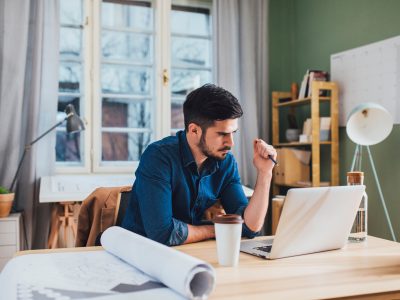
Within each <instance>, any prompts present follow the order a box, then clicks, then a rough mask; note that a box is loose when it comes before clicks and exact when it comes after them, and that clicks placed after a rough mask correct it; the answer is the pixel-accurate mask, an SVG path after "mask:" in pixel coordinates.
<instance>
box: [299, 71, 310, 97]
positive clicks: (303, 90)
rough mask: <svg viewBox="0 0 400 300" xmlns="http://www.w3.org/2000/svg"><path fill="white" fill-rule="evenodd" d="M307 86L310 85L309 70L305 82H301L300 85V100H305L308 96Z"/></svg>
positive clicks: (304, 78)
mask: <svg viewBox="0 0 400 300" xmlns="http://www.w3.org/2000/svg"><path fill="white" fill-rule="evenodd" d="M307 84H308V70H307V72H306V74H305V75H304V77H303V81H302V82H301V85H300V91H299V99H303V98H305V97H306V95H307Z"/></svg>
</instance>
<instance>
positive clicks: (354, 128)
mask: <svg viewBox="0 0 400 300" xmlns="http://www.w3.org/2000/svg"><path fill="white" fill-rule="evenodd" d="M392 128H393V117H392V115H391V114H390V113H389V112H388V111H387V110H386V109H385V108H384V107H383V106H381V105H379V104H377V103H362V104H360V105H358V106H356V107H355V108H354V109H353V110H352V111H351V112H350V114H349V117H348V119H347V125H346V132H347V135H348V137H349V138H350V139H351V140H352V141H353V142H354V143H356V144H359V145H362V146H370V145H375V144H378V143H380V142H382V141H383V140H384V139H385V138H387V137H388V135H389V134H390V132H391V131H392Z"/></svg>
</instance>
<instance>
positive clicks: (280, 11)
mask: <svg viewBox="0 0 400 300" xmlns="http://www.w3.org/2000/svg"><path fill="white" fill-rule="evenodd" d="M269 3H270V7H269V59H270V70H269V76H270V82H269V83H270V89H271V91H273V90H289V89H290V83H291V82H293V81H295V82H298V83H300V81H301V79H302V77H303V75H304V73H305V71H306V70H307V69H321V70H327V71H330V55H331V54H333V53H337V52H340V51H345V50H348V49H351V48H355V47H359V46H363V45H366V44H369V43H372V42H376V41H380V40H383V39H386V38H390V37H394V36H398V35H400V17H399V12H400V1H398V0H324V1H322V0H270V2H269ZM339 88H340V87H339ZM339 100H340V99H339ZM399 102H400V99H399ZM399 141H400V125H395V126H394V128H393V131H392V133H391V134H390V136H389V137H388V138H387V139H386V140H384V141H383V142H382V143H380V144H379V145H375V146H371V152H372V156H373V159H374V162H375V166H376V169H377V173H378V176H379V179H380V182H381V186H382V190H383V194H384V197H385V200H386V205H387V207H388V210H389V214H390V216H391V220H392V224H393V227H394V231H395V233H396V237H397V239H398V240H400V218H399V216H400V156H399V155H398V153H399V150H398V149H400V147H399V146H400V143H399ZM354 147H355V145H354V144H353V143H352V142H351V141H350V140H349V139H348V138H347V136H346V131H345V128H340V182H341V184H345V182H346V178H345V177H346V172H347V171H348V170H349V169H350V165H351V160H352V157H353V152H354ZM364 153H365V154H366V151H364ZM362 169H363V171H364V172H365V184H366V186H367V193H368V197H369V211H368V218H369V219H368V226H369V234H371V235H374V236H378V237H382V238H389V239H390V232H389V229H388V226H387V223H386V219H385V215H384V212H383V208H382V205H381V203H380V200H379V195H378V191H377V188H376V184H375V181H374V177H373V174H372V170H371V168H370V164H369V161H368V157H367V156H366V155H364V156H363V167H362Z"/></svg>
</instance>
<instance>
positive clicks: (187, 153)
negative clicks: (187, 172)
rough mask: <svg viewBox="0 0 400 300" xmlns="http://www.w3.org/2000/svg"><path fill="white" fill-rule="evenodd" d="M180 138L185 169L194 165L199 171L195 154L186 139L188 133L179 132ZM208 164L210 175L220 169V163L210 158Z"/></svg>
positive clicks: (207, 168)
mask: <svg viewBox="0 0 400 300" xmlns="http://www.w3.org/2000/svg"><path fill="white" fill-rule="evenodd" d="M177 135H178V138H179V144H180V148H181V153H182V162H183V165H184V166H185V167H187V166H188V165H191V164H194V165H195V166H196V169H197V165H196V161H195V160H194V157H193V153H192V151H191V150H190V147H189V143H188V141H187V137H186V131H184V130H181V131H178V132H177ZM205 163H206V168H205V170H207V171H206V172H207V173H208V174H212V173H214V172H215V171H217V170H218V169H219V162H218V161H217V160H216V159H213V158H208V159H207V161H206V162H205Z"/></svg>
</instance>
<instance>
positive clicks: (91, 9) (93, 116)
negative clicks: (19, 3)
mask: <svg viewBox="0 0 400 300" xmlns="http://www.w3.org/2000/svg"><path fill="white" fill-rule="evenodd" d="M151 2H152V5H154V20H153V21H154V30H155V35H154V53H155V54H156V55H155V57H154V58H155V59H154V65H155V70H154V86H155V90H154V96H155V101H154V105H155V109H154V110H153V113H154V116H153V117H152V119H153V130H154V131H153V140H159V139H161V138H163V137H166V136H169V135H170V134H171V87H170V82H168V84H164V83H163V81H164V76H165V75H166V76H167V77H168V79H169V78H170V76H171V53H170V48H171V47H170V45H171V30H170V11H171V8H172V3H171V2H172V1H171V0H152V1H151ZM83 3H84V4H83V9H84V11H83V14H84V28H83V51H84V53H83V56H84V63H83V66H82V68H83V70H84V74H83V77H84V88H83V95H84V97H85V100H84V101H83V102H81V110H82V111H83V112H84V117H83V118H84V121H85V123H86V130H85V131H84V132H83V133H81V134H84V135H85V136H83V137H84V139H83V140H84V142H83V146H84V155H83V157H82V165H81V166H72V165H68V164H67V163H56V169H55V172H56V174H91V173H97V174H101V173H115V174H132V173H133V172H134V171H135V170H136V168H137V166H138V164H139V161H124V162H122V163H119V162H115V165H116V166H112V162H110V164H108V163H107V164H106V165H103V166H102V165H101V164H102V161H101V130H100V128H101V113H102V112H101V107H102V106H101V84H100V82H101V81H100V74H101V70H100V68H101V64H100V61H101V53H100V52H101V40H100V39H101V36H100V30H101V27H100V25H101V14H100V12H101V3H102V1H101V0H83ZM174 4H179V5H185V6H195V7H202V8H207V9H210V13H211V15H212V16H213V14H212V13H213V11H212V6H210V5H209V4H208V3H207V2H204V1H201V0H197V1H187V0H178V1H174ZM213 22H214V20H213ZM88 37H89V38H88ZM213 39H214V36H213V34H212V39H211V43H214V40H213ZM211 51H212V50H211ZM211 53H212V52H211ZM214 60H215V59H214V57H213V61H214ZM211 70H212V71H214V72H213V77H214V78H213V79H215V68H214V67H213V66H212V67H211ZM87 135H89V137H88V136H87ZM94 149H98V151H95V150H94Z"/></svg>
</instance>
